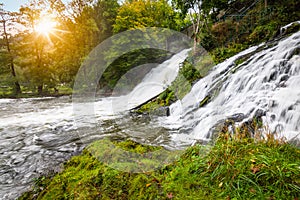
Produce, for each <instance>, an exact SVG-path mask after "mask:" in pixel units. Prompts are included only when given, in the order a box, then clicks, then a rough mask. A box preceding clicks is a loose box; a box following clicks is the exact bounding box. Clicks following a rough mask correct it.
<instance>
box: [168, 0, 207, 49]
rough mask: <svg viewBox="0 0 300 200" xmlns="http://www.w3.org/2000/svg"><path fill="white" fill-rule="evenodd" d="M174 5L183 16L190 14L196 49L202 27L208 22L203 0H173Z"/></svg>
mask: <svg viewBox="0 0 300 200" xmlns="http://www.w3.org/2000/svg"><path fill="white" fill-rule="evenodd" d="M172 2H173V5H174V6H175V8H176V9H179V10H180V11H181V14H182V16H186V15H187V16H188V17H189V19H190V21H191V23H192V27H193V38H194V51H196V48H197V44H198V38H197V36H198V34H199V33H200V30H201V27H202V26H203V25H204V23H205V22H206V18H205V15H204V12H203V9H202V0H184V1H182V0H173V1H172Z"/></svg>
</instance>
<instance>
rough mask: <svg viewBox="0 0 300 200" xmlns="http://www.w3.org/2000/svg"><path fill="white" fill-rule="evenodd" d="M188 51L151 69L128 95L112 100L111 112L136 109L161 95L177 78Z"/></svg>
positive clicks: (183, 51)
mask: <svg viewBox="0 0 300 200" xmlns="http://www.w3.org/2000/svg"><path fill="white" fill-rule="evenodd" d="M190 50H191V49H185V50H182V51H181V52H179V53H177V54H175V55H174V56H172V57H171V58H170V59H169V60H166V61H165V62H163V63H162V64H160V65H158V66H157V67H155V68H153V69H152V70H151V71H150V72H149V73H148V74H147V75H146V76H145V77H144V79H143V80H142V81H141V83H139V84H138V85H137V86H136V87H135V88H134V89H133V90H132V91H131V92H130V93H129V94H128V95H125V96H121V97H117V98H114V99H113V102H112V106H113V111H114V112H122V111H125V110H130V109H133V108H136V107H138V106H139V105H141V104H143V103H145V102H147V101H149V99H152V98H154V97H156V96H157V95H159V94H160V93H162V92H163V91H164V90H165V89H166V88H167V87H168V86H169V85H170V84H171V83H172V82H173V81H174V80H175V78H176V77H177V74H178V71H179V67H180V64H181V63H182V62H183V61H184V60H185V59H186V58H187V56H188V53H189V51H190ZM124 109H125V110H124Z"/></svg>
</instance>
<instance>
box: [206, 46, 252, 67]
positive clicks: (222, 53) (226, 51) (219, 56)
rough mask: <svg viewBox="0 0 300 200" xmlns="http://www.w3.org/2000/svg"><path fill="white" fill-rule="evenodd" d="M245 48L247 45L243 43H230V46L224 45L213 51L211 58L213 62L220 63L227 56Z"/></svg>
mask: <svg viewBox="0 0 300 200" xmlns="http://www.w3.org/2000/svg"><path fill="white" fill-rule="evenodd" d="M246 48H247V45H243V44H236V43H235V44H232V45H230V46H228V47H227V48H226V47H220V48H217V49H215V50H214V51H213V53H212V54H213V55H212V56H213V59H214V62H215V63H220V62H223V61H224V60H226V59H227V58H230V57H232V56H234V55H235V54H237V53H239V52H240V51H242V50H244V49H246Z"/></svg>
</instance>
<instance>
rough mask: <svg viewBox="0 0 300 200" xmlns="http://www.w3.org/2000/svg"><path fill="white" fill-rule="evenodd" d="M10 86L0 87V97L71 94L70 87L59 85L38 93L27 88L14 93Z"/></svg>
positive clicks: (13, 97) (38, 96)
mask: <svg viewBox="0 0 300 200" xmlns="http://www.w3.org/2000/svg"><path fill="white" fill-rule="evenodd" d="M12 91H13V90H12V89H11V88H0V99H19V98H40V97H61V96H70V95H72V92H73V90H72V88H70V87H65V86H60V87H57V88H56V90H54V89H53V88H52V89H50V90H47V91H44V92H43V93H42V94H38V93H37V92H34V91H32V90H30V89H28V88H22V93H20V94H15V93H13V92H12Z"/></svg>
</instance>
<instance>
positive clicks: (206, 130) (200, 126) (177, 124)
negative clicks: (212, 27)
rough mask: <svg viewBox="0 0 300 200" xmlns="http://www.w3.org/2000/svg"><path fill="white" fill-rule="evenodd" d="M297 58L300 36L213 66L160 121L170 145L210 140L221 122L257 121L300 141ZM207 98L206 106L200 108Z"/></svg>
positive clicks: (299, 51)
mask: <svg viewBox="0 0 300 200" xmlns="http://www.w3.org/2000/svg"><path fill="white" fill-rule="evenodd" d="M299 54H300V32H298V33H295V34H293V35H291V36H289V37H287V38H285V39H282V40H280V41H275V42H273V43H268V44H261V45H259V46H255V47H251V48H249V49H247V50H245V51H243V52H241V53H239V54H237V55H236V56H234V57H232V58H230V59H228V60H226V61H224V62H223V63H220V64H218V65H216V66H215V67H214V68H213V69H212V71H211V73H210V74H209V75H208V76H206V77H204V78H203V79H201V80H199V81H198V82H197V83H196V84H195V85H194V86H193V88H192V90H191V92H190V93H189V94H188V95H186V96H185V97H184V98H183V99H182V100H180V101H177V102H176V103H174V104H173V105H171V106H170V114H171V115H170V116H169V117H166V118H165V119H161V123H162V125H163V126H165V127H166V128H169V129H171V130H173V131H172V132H173V133H174V134H173V139H174V140H187V142H188V141H194V140H209V139H211V133H212V129H213V128H214V127H215V126H216V125H217V124H218V123H220V122H221V121H222V120H223V121H224V120H226V119H228V118H231V119H232V118H234V119H235V120H236V121H238V122H239V123H243V122H246V121H249V120H250V119H252V118H253V117H257V116H259V117H261V118H262V121H263V124H264V125H265V126H267V127H268V129H270V131H272V132H277V134H279V136H280V137H285V138H286V139H288V140H291V139H296V138H297V139H299V138H300V136H299V135H300V56H299ZM247 55H248V56H247ZM249 57H250V58H249ZM242 59H245V61H244V62H242V63H241V64H236V63H238V62H241V61H242ZM237 61H238V62H237ZM205 98H209V99H210V102H208V103H207V104H206V105H204V106H200V103H201V102H202V101H203V100H205Z"/></svg>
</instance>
